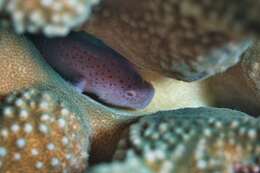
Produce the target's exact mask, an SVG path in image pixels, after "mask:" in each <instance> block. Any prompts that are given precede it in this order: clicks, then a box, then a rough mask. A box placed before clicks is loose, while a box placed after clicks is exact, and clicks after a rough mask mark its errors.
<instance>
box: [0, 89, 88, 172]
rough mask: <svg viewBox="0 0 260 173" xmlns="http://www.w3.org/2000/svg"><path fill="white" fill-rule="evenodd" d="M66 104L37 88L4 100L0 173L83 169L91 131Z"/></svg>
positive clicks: (0, 142) (10, 95)
mask: <svg viewBox="0 0 260 173" xmlns="http://www.w3.org/2000/svg"><path fill="white" fill-rule="evenodd" d="M66 104H67V103H66V102H61V101H60V100H57V98H55V96H54V95H53V93H51V92H49V91H39V90H36V89H28V90H22V91H19V92H14V93H12V94H9V95H8V96H6V97H5V99H4V101H3V103H1V105H0V110H1V123H0V124H1V125H0V126H1V128H0V135H1V140H0V163H1V166H0V171H1V172H28V173H29V172H42V173H45V172H46V173H47V172H57V173H60V172H73V171H79V172H80V171H83V170H84V169H85V167H86V161H87V158H88V153H87V151H88V145H89V133H90V131H89V129H88V127H87V126H88V125H87V123H86V122H85V121H83V122H84V123H83V122H82V120H80V119H79V117H77V116H78V115H76V114H75V113H74V112H71V111H70V109H68V107H67V105H66Z"/></svg>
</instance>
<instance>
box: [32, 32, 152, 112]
mask: <svg viewBox="0 0 260 173" xmlns="http://www.w3.org/2000/svg"><path fill="white" fill-rule="evenodd" d="M32 40H33V42H34V44H35V45H36V47H37V48H38V49H39V51H40V52H41V54H42V56H43V57H44V58H45V60H46V61H47V62H48V63H49V64H50V65H51V66H52V67H53V69H54V70H56V71H57V72H58V73H59V74H60V75H61V76H62V77H64V79H66V80H68V81H69V82H71V83H72V84H73V85H74V86H76V87H77V89H78V90H79V91H80V92H82V93H86V94H92V95H95V96H96V98H97V99H98V100H101V101H102V102H104V103H106V104H108V105H113V106H118V107H125V108H131V109H141V108H144V107H146V106H147V105H148V104H149V103H150V101H151V100H152V98H153V95H154V89H153V87H152V86H151V85H150V84H149V83H147V82H146V81H144V80H143V79H142V77H141V76H140V75H139V74H138V72H137V71H136V70H135V69H134V67H133V65H132V64H130V63H129V62H128V61H127V60H125V59H124V57H122V56H121V55H119V54H117V53H116V52H114V51H113V50H112V49H110V48H108V47H106V46H105V45H104V44H103V43H102V42H98V41H96V40H95V39H94V38H92V37H90V36H88V35H87V34H86V33H84V32H73V33H71V34H70V35H68V36H67V37H64V38H52V39H48V38H44V37H42V36H34V37H32Z"/></svg>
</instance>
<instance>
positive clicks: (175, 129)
mask: <svg viewBox="0 0 260 173" xmlns="http://www.w3.org/2000/svg"><path fill="white" fill-rule="evenodd" d="M259 137H260V123H259V120H257V119H254V118H252V117H249V116H247V115H246V114H244V113H241V112H238V111H232V110H228V109H214V108H198V109H183V110H178V111H169V112H161V113H157V114H156V115H152V116H148V117H145V118H143V119H141V120H140V121H139V122H137V123H136V124H133V125H132V126H131V127H130V129H129V130H128V132H127V133H126V135H125V136H124V137H123V139H122V140H121V142H120V144H119V147H118V150H117V152H116V154H115V159H116V160H124V159H125V158H126V157H127V155H129V153H134V154H135V155H137V156H138V159H140V160H141V162H140V163H142V162H143V164H144V165H145V166H146V167H147V169H151V170H152V171H151V172H156V173H162V172H163V173H195V172H196V173H212V172H219V173H233V172H235V173H240V172H243V171H244V170H251V172H254V171H255V172H257V171H259V169H260V167H259V159H260V144H259V142H258V140H259ZM121 164H122V167H121V171H122V172H127V170H125V168H124V166H123V165H124V164H125V163H124V162H122V163H121ZM97 170H98V169H97ZM108 172H109V171H108ZM95 173H99V172H98V171H96V172H95Z"/></svg>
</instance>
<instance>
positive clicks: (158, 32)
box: [83, 0, 260, 81]
mask: <svg viewBox="0 0 260 173" xmlns="http://www.w3.org/2000/svg"><path fill="white" fill-rule="evenodd" d="M259 5H260V4H259V2H258V1H256V0H252V1H247V0H242V1H240V2H239V3H237V1H236V0H231V1H228V2H227V1H225V0H221V1H213V0H210V1H203V0H199V1H194V0H184V1H183V0H167V1H161V0H145V1H141V2H140V1H137V0H135V1H131V2H127V3H125V2H124V1H122V0H107V1H103V3H101V5H100V8H99V9H98V10H97V11H96V12H95V14H94V17H93V18H92V20H90V22H87V23H86V25H85V27H84V28H83V30H85V31H88V32H90V33H92V34H94V35H96V36H97V37H100V38H101V39H103V40H104V41H105V42H106V43H107V44H108V45H110V46H111V47H113V48H114V49H115V50H117V51H119V52H120V53H121V54H122V55H124V56H125V57H127V58H129V60H130V61H132V62H133V63H135V64H136V65H138V66H139V67H143V68H146V69H151V70H154V71H157V72H160V73H163V74H164V75H167V76H170V77H174V78H178V79H182V80H186V81H194V80H198V79H202V78H206V77H208V76H211V75H213V74H215V73H218V72H221V71H224V70H226V69H227V68H228V67H230V66H232V65H234V64H236V63H237V62H238V61H239V56H240V55H241V53H242V52H243V51H244V50H245V49H246V48H247V47H248V45H249V42H248V40H247V39H248V38H247V36H248V35H249V34H248V33H250V32H251V31H254V32H255V31H256V32H257V33H259V31H258V29H259V22H258V17H257V16H258V9H259ZM133 11H134V12H133ZM104 28H106V29H105V30H104Z"/></svg>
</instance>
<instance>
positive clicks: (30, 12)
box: [4, 0, 99, 36]
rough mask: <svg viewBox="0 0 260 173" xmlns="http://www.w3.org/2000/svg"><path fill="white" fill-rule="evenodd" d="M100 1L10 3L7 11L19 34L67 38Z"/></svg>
mask: <svg viewBox="0 0 260 173" xmlns="http://www.w3.org/2000/svg"><path fill="white" fill-rule="evenodd" d="M98 1H99V0H26V1H24V0H6V1H5V2H4V3H5V5H4V12H5V13H7V15H9V16H10V18H11V21H12V23H13V25H14V29H15V31H16V32H17V33H24V32H30V33H35V32H43V33H44V34H45V35H47V36H56V35H66V34H68V32H69V31H70V30H71V29H73V28H75V27H76V26H78V25H80V24H81V23H82V22H84V21H85V20H86V19H87V18H88V17H89V15H90V12H91V8H92V6H93V5H95V4H97V3H98Z"/></svg>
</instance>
